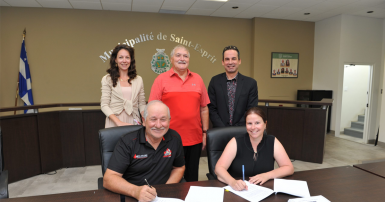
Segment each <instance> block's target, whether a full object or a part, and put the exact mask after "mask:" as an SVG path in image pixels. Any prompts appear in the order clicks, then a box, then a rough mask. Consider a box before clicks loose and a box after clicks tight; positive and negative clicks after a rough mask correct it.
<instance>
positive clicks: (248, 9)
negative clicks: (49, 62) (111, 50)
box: [0, 0, 385, 22]
mask: <svg viewBox="0 0 385 202" xmlns="http://www.w3.org/2000/svg"><path fill="white" fill-rule="evenodd" d="M0 6H14V7H43V8H64V9H91V10H116V11H133V12H151V13H178V14H182V15H183V14H184V15H203V16H216V17H228V18H246V19H251V18H254V17H262V18H275V19H286V20H300V21H312V22H316V21H320V20H323V19H326V18H329V17H333V16H336V15H340V14H349V15H359V16H365V17H373V18H385V0H228V1H227V2H220V1H215V0H0ZM235 6H236V7H238V8H237V9H233V7H235ZM368 11H373V13H371V14H369V13H367V12H368ZM304 13H310V15H304Z"/></svg>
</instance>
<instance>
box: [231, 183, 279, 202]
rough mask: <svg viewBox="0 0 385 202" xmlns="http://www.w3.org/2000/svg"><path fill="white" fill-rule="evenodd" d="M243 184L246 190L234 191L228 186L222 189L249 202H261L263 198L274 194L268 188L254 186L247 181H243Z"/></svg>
mask: <svg viewBox="0 0 385 202" xmlns="http://www.w3.org/2000/svg"><path fill="white" fill-rule="evenodd" d="M245 182H246V185H247V188H248V190H242V191H235V190H234V189H233V188H231V187H230V186H226V187H224V188H225V189H226V190H229V191H231V192H233V193H234V194H236V195H238V196H240V197H242V198H244V199H246V200H248V201H251V202H258V201H261V200H263V199H264V198H266V197H268V196H270V195H271V194H272V193H274V191H273V190H271V189H269V188H266V187H262V186H259V185H255V184H250V182H248V181H245Z"/></svg>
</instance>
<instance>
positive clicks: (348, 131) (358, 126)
mask: <svg viewBox="0 0 385 202" xmlns="http://www.w3.org/2000/svg"><path fill="white" fill-rule="evenodd" d="M364 120H365V115H358V121H352V122H351V127H350V128H344V134H345V135H348V136H351V137H356V138H361V139H362V138H363V137H364Z"/></svg>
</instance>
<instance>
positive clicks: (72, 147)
mask: <svg viewBox="0 0 385 202" xmlns="http://www.w3.org/2000/svg"><path fill="white" fill-rule="evenodd" d="M60 135H61V142H62V154H63V166H64V167H80V166H85V165H86V157H85V151H84V135H83V118H82V111H62V112H60Z"/></svg>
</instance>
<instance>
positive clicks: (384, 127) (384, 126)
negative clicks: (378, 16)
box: [378, 19, 385, 143]
mask: <svg viewBox="0 0 385 202" xmlns="http://www.w3.org/2000/svg"><path fill="white" fill-rule="evenodd" d="M382 25H383V26H382V27H383V29H382V31H383V34H382V36H383V37H382V39H383V40H382V65H384V66H385V19H384V20H383V21H382ZM384 74H385V71H384V69H383V70H382V73H381V76H382V85H381V86H382V89H383V90H385V82H384V80H383V79H384V78H385V75H384ZM384 94H385V92H383V93H382V95H381V97H382V101H381V103H382V104H381V115H380V116H379V120H380V133H379V135H378V141H379V142H382V143H385V98H384Z"/></svg>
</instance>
